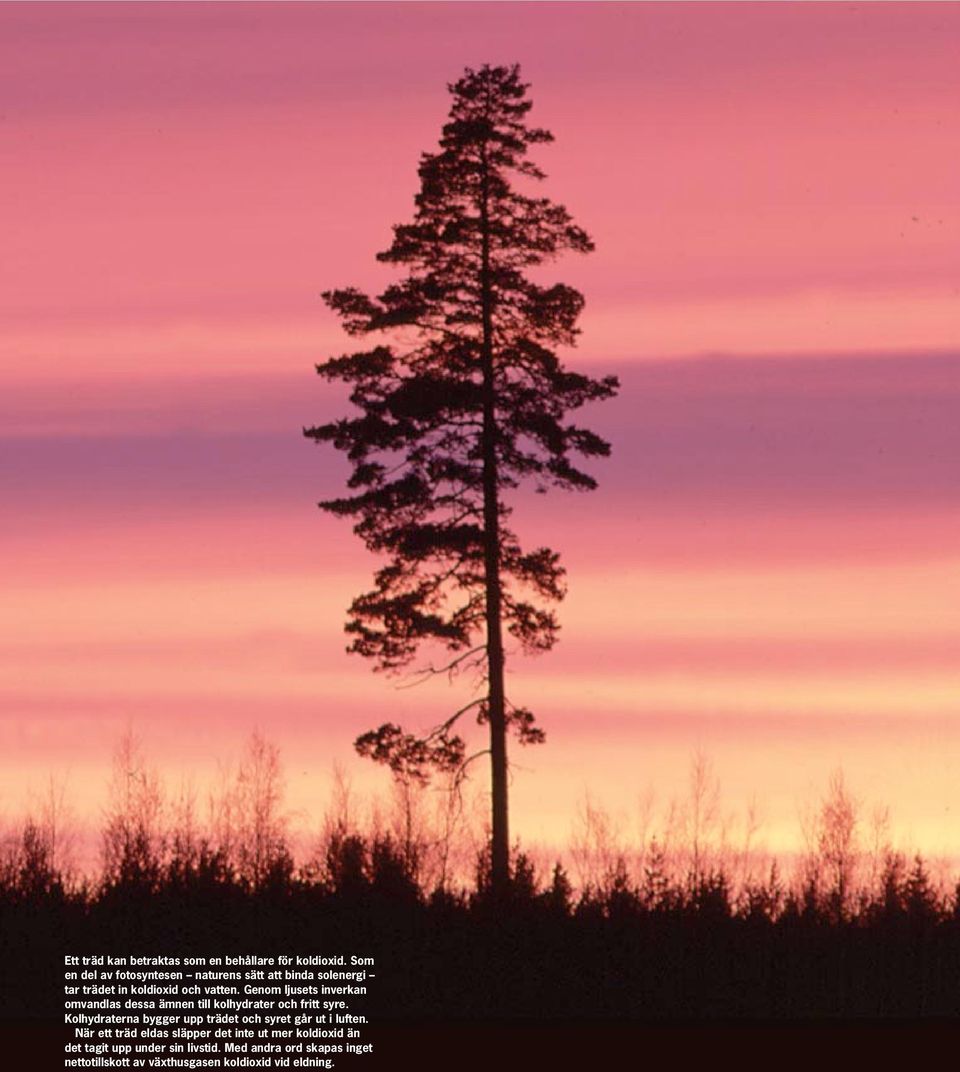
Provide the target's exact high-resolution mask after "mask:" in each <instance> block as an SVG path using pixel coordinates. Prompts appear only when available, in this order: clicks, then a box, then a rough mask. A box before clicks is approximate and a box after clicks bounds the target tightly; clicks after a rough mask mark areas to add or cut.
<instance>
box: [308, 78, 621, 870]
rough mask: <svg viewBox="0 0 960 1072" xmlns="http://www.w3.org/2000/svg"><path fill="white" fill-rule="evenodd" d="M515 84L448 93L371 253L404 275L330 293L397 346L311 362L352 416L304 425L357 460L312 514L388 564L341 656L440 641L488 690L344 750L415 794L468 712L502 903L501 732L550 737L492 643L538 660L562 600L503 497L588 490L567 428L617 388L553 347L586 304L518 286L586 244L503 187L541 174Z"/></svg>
mask: <svg viewBox="0 0 960 1072" xmlns="http://www.w3.org/2000/svg"><path fill="white" fill-rule="evenodd" d="M527 88H528V87H527V86H526V85H525V84H524V83H523V82H521V80H520V74H519V68H518V67H516V66H514V67H490V66H484V67H482V68H481V69H480V70H476V71H475V70H470V69H468V70H467V71H466V72H465V73H464V76H463V77H462V78H461V79H460V80H459V81H458V82H456V83H455V84H454V85H452V86H450V87H449V89H450V92H451V93H452V95H453V105H452V107H451V110H450V118H449V121H448V122H447V124H446V125H445V126H444V127H443V133H442V137H441V139H440V147H439V150H438V151H436V152H433V153H425V154H424V155H423V156H422V158H421V162H420V168H419V174H420V180H421V186H420V192H419V193H418V194H417V196H416V199H415V204H416V211H415V214H414V219H413V222H412V223H408V224H401V225H398V226H396V227H394V238H393V243H392V245H391V246H390V248H389V249H387V250H386V251H385V252H383V253H380V254H378V260H380V261H383V262H386V263H389V264H395V265H400V266H403V267H404V268H405V269H406V271H407V274H406V275H405V277H404V278H402V279H401V280H400V281H398V282H396V283H394V284H393V285H391V286H389V287H387V289H386V290H385V291H384V292H383V293H382V294H381V295H380V296H379V297H378V298H371V297H368V296H367V295H365V294H363V293H361V292H360V291H359V290H356V289H354V288H348V289H345V290H333V291H328V292H326V293H325V294H324V299H325V301H326V302H327V304H328V305H329V306H330V307H331V308H332V309H333V310H335V311H336V312H337V313H338V314H339V315H340V317H341V319H342V322H343V326H344V328H345V330H346V331H347V332H348V333H349V334H350V335H374V336H379V337H381V338H384V337H386V339H387V340H391V341H381V342H380V343H379V344H378V345H375V346H374V347H373V348H372V349H368V350H365V351H363V352H360V353H353V354H349V355H346V356H343V357H337V358H334V359H332V360H329V361H327V362H326V363H324V364H321V365H318V366H317V371H318V372H319V374H320V375H321V376H323V377H324V378H325V379H328V380H344V381H346V382H347V383H350V384H351V385H352V387H353V391H352V394H351V396H350V397H351V401H352V402H353V404H354V405H355V406H357V407H358V408H359V410H360V415H359V416H353V417H349V418H344V419H342V420H338V421H334V422H332V423H330V424H325V425H322V426H320V427H315V428H309V429H305V430H304V434H305V435H307V436H309V437H311V438H313V439H314V440H316V441H318V442H330V443H332V444H333V445H334V446H335V447H336V448H338V449H339V450H342V451H345V452H346V454H347V456H348V458H349V459H350V461H351V463H352V465H353V472H352V475H351V477H350V479H349V487H350V488H351V489H352V491H353V494H351V495H350V496H348V497H346V498H339V499H333V500H330V501H327V502H323V503H321V504H320V505H321V507H322V508H323V509H325V510H328V511H330V512H331V513H333V514H335V515H338V516H349V517H353V518H356V519H357V520H356V523H355V526H354V531H355V532H356V533H357V535H359V536H360V537H361V538H362V539H363V540H364V542H365V544H366V545H367V547H368V548H369V549H370V550H371V551H374V552H377V553H380V554H383V555H385V556H386V557H387V561H386V563H385V564H384V565H383V566H382V567H381V568H380V569H379V570H378V572H377V573H376V577H375V586H374V588H373V590H372V591H370V592H367V593H365V594H363V595H361V596H359V597H358V598H357V599H355V600H354V602H353V604H352V606H351V608H350V615H351V616H350V619H349V621H348V623H347V626H346V630H347V632H348V633H349V634H350V635H351V636H352V637H353V641H352V644H351V645H350V647H349V649H348V650H350V651H354V652H357V653H359V654H361V655H364V656H367V657H369V658H371V659H374V660H375V661H376V663H377V666H378V668H380V669H384V670H394V669H397V668H399V667H403V666H406V665H408V664H409V663H410V662H411V660H412V659H413V658H414V656H415V655H416V654H417V652H418V651H419V650H420V648H421V646H422V645H423V644H424V643H427V644H429V643H430V642H434V643H436V644H439V645H442V646H443V647H444V648H445V649H446V650H447V653H448V654H447V656H446V662H445V665H443V666H440V667H430V668H429V671H430V672H442V671H446V672H453V671H454V670H458V669H459V670H462V669H465V668H468V667H476V668H478V669H479V670H480V672H481V675H482V678H483V688H482V690H481V691H482V694H481V695H480V696H478V698H476V699H474V700H473V701H471V702H470V703H468V704H467V705H465V706H464V707H463V708H461V709H460V710H459V711H457V712H455V713H454V714H453V715H451V716H450V717H449V718H448V719H446V720H445V721H444V722H443V723H442V724H441V725H439V726H437V727H436V728H435V729H433V730H432V731H431V732H429V733H427V734H425V735H420V736H418V735H414V734H409V733H406V732H404V731H403V730H402V729H401V728H400V727H399V726H397V725H395V724H393V723H386V724H384V725H382V726H380V727H379V729H377V730H374V731H372V732H371V733H368V734H364V735H363V736H362V737H360V738H358V740H357V742H356V747H357V749H358V750H359V751H360V752H361V754H363V755H367V756H370V757H372V758H373V759H375V760H377V761H379V762H382V763H385V764H387V765H388V766H389V767H390V768H391V769H392V770H393V771H394V772H395V773H400V774H404V775H413V776H415V777H417V778H423V779H425V778H426V776H427V771H428V770H429V769H430V768H431V767H432V768H440V769H444V770H447V771H462V769H463V766H464V763H465V762H469V760H467V759H466V758H465V756H466V753H465V743H464V740H463V738H462V737H461V736H460V735H459V734H458V733H456V732H455V731H454V727H455V725H456V723H457V722H458V720H459V719H460V718H461V717H462V716H463V715H465V714H467V713H468V712H473V713H474V714H475V715H476V717H477V719H478V721H479V722H481V723H485V724H487V726H488V727H489V754H490V757H491V773H492V837H491V878H492V882H493V884H494V887H495V888H497V887H499V888H502V887H503V886H504V885H505V883H506V882H507V880H508V878H509V838H508V823H507V745H506V740H507V731H508V728H512V729H513V730H514V731H515V732H516V734H517V736H518V737H519V739H520V741H521V743H527V744H529V743H537V742H540V741H542V740H543V732H542V730H540V729H539V727H537V726H536V725H535V723H534V716H533V714H532V712H531V711H530V710H529V709H527V708H526V707H521V706H516V705H514V704H512V703H511V702H510V701H509V700H508V698H507V696H506V694H505V689H504V660H505V653H504V630H506V631H507V632H509V634H511V635H512V636H513V637H514V638H515V639H516V640H517V641H518V642H519V644H520V646H521V647H522V648H523V649H524V650H526V651H530V652H541V651H546V650H548V649H549V648H550V647H552V645H553V643H554V641H555V639H556V635H557V629H558V623H557V620H556V618H555V615H554V613H553V611H552V610H551V609H550V608H549V603H551V602H554V601H557V600H560V599H561V598H562V596H563V594H564V581H563V578H564V571H563V568H562V567H561V565H560V563H559V556H558V555H557V553H556V552H554V551H552V550H550V549H549V548H547V547H539V548H535V549H533V550H530V551H525V550H523V549H522V548H521V546H520V543H519V542H518V540H517V537H516V536H515V534H514V533H513V531H512V530H511V529H510V528H509V527H508V521H509V518H510V513H511V510H510V507H509V506H508V505H507V503H506V501H505V493H507V492H509V491H512V490H513V489H514V488H516V487H518V486H519V484H520V483H521V482H522V481H524V480H527V479H529V480H530V481H532V482H533V483H534V485H535V487H536V489H537V490H538V491H545V490H546V489H547V487H548V486H550V485H556V486H560V487H564V488H571V489H578V490H585V489H591V488H593V487H595V486H596V485H595V481H594V480H593V478H592V477H590V476H589V475H587V474H586V473H584V472H581V471H580V470H579V469H578V468H576V467H575V466H574V464H573V463H572V461H571V455H573V454H580V455H584V456H600V455H606V454H608V453H609V449H610V448H609V445H608V444H607V443H606V442H605V441H604V440H603V439H601V438H600V437H599V436H597V435H596V434H594V433H593V432H590V431H588V430H586V429H584V428H581V427H578V426H576V425H574V424H568V423H566V420H565V417H566V414H567V413H568V412H569V411H570V410H574V409H577V408H578V407H580V406H582V405H583V404H584V403H586V402H590V401H595V400H599V399H605V398H609V397H611V396H612V395H614V394H615V393H616V390H617V387H618V383H617V380H616V378H615V377H613V376H607V377H604V378H603V379H592V378H590V377H588V376H584V375H581V374H579V373H575V372H571V371H569V370H567V369H566V368H565V367H564V365H563V364H562V363H561V361H560V359H559V358H558V356H557V354H556V347H558V346H569V345H572V344H573V343H574V341H575V339H576V336H577V334H578V329H577V327H576V321H577V318H578V316H579V313H580V310H581V308H582V306H583V298H582V296H581V295H580V294H579V293H578V292H577V291H576V290H574V289H573V288H572V287H569V286H566V285H564V284H560V283H555V284H552V285H544V284H541V283H540V282H536V281H534V279H532V278H531V277H530V275H529V274H528V273H529V270H530V269H535V268H537V267H538V266H540V265H542V264H544V263H545V262H547V261H549V260H551V259H553V258H554V257H555V256H556V255H558V254H559V253H562V252H563V251H565V250H573V251H575V252H580V253H586V252H588V251H589V250H591V249H592V248H593V245H592V243H591V241H590V239H589V237H588V236H587V234H586V233H585V232H584V231H583V230H581V229H580V228H579V227H578V226H576V225H575V224H574V223H573V221H572V219H571V217H570V215H569V214H568V212H567V211H566V209H565V208H563V206H561V205H558V204H555V203H554V202H552V201H550V200H548V199H546V198H542V197H533V196H529V195H528V194H526V193H523V192H521V190H520V189H518V188H517V186H516V185H515V180H519V181H520V182H521V183H524V182H527V181H528V180H539V179H542V178H543V177H544V174H543V172H542V171H541V170H540V169H539V168H538V167H537V166H536V164H534V163H533V162H531V161H530V160H528V159H527V151H528V149H529V148H530V147H531V146H534V145H539V144H543V143H546V142H549V141H552V135H551V134H550V133H549V132H548V131H546V130H542V129H539V128H536V127H530V126H527V124H526V115H527V112H528V111H529V109H530V106H531V105H530V101H528V100H527V99H526V91H527ZM545 604H546V605H545ZM478 754H479V753H478ZM470 758H475V757H470Z"/></svg>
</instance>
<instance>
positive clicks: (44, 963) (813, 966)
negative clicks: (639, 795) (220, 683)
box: [0, 811, 960, 1021]
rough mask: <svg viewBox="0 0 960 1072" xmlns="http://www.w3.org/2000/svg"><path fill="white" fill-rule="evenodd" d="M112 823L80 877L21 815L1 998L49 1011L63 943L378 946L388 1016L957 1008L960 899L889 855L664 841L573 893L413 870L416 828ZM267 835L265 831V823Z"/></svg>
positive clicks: (484, 866) (525, 874) (378, 1004)
mask: <svg viewBox="0 0 960 1072" xmlns="http://www.w3.org/2000/svg"><path fill="white" fill-rule="evenodd" d="M148 818H149V817H148V815H146V814H144V813H142V812H141V813H140V814H139V815H137V814H136V811H134V812H133V813H131V814H129V815H127V816H126V817H125V818H124V819H123V820H122V821H121V820H120V819H118V818H117V816H114V817H113V819H112V820H108V824H107V829H106V830H105V833H104V838H105V842H104V853H103V868H102V873H101V874H99V875H98V876H96V877H95V878H91V877H88V878H85V879H83V880H76V879H73V880H71V879H69V878H68V877H66V876H65V875H64V874H62V873H61V872H60V871H59V869H58V867H57V865H56V862H55V853H54V847H53V846H52V844H51V840H50V838H49V835H48V832H46V831H45V830H44V828H43V827H41V826H40V825H38V824H36V823H32V822H29V823H27V824H26V825H25V826H24V827H23V829H22V831H21V834H20V836H19V838H18V841H17V843H16V844H15V845H14V846H13V847H12V848H8V851H7V852H6V854H5V857H4V862H3V868H2V874H0V965H2V971H3V972H4V975H5V977H4V979H3V980H2V987H0V989H2V992H3V993H4V995H5V1003H6V1008H5V1010H4V1012H5V1015H6V1016H7V1017H11V1018H16V1017H34V1016H41V1017H48V1018H52V1019H56V1018H58V1017H59V1016H60V1013H61V1010H62V990H61V987H62V971H63V967H62V965H63V956H64V954H65V953H68V952H69V953H71V954H78V953H79V954H83V953H104V952H107V953H112V954H114V955H124V954H130V953H135V954H147V953H155V954H160V953H166V954H172V953H176V954H198V955H201V954H208V955H209V954H214V953H224V952H228V953H241V952H249V953H252V952H257V953H261V954H269V953H278V952H287V953H310V952H323V953H335V952H343V953H357V954H363V955H374V956H375V957H376V958H377V963H378V971H377V980H376V985H375V986H372V987H371V997H370V1001H369V1002H368V1006H367V1007H368V1010H369V1012H370V1014H371V1015H372V1016H375V1017H378V1018H382V1019H383V1018H385V1019H404V1018H411V1019H415V1018H428V1019H431V1020H446V1019H449V1020H462V1019H463V1018H490V1019H498V1020H501V1019H504V1018H548V1019H549V1018H564V1019H567V1020H569V1019H576V1020H585V1019H596V1018H600V1019H610V1018H614V1019H627V1020H634V1021H636V1020H662V1019H670V1018H682V1019H691V1018H692V1019H696V1020H712V1019H716V1018H744V1017H745V1018H751V1019H756V1018H760V1019H783V1018H804V1019H805V1018H822V1017H844V1018H849V1017H869V1018H875V1017H911V1018H915V1017H935V1016H956V1015H957V1014H958V1013H960V990H958V988H957V985H956V981H957V979H958V978H960V899H958V897H957V896H956V895H947V894H944V893H943V892H942V891H941V890H938V889H937V888H936V887H935V886H934V884H933V883H932V882H931V879H930V877H929V875H928V872H927V870H926V868H925V866H924V863H923V861H922V860H921V859H920V858H916V859H915V860H914V861H913V862H912V863H908V862H907V861H905V860H904V859H903V857H901V856H899V855H897V854H894V853H891V854H889V855H888V856H887V860H886V864H885V866H884V868H883V871H882V874H881V875H880V876H879V878H878V881H877V882H876V884H875V886H874V888H873V889H872V890H870V891H867V890H863V889H861V890H859V891H858V892H857V893H856V895H853V894H851V892H850V891H849V889H846V888H845V887H844V877H843V872H842V869H841V870H839V871H834V872H833V873H831V872H830V870H829V869H827V870H820V871H818V870H814V871H808V872H807V874H806V878H805V879H804V880H803V882H802V883H800V884H799V885H796V886H795V887H793V888H788V887H787V886H785V885H784V884H783V883H782V882H781V880H780V879H779V878H778V875H777V872H776V869H775V868H774V869H773V870H772V871H771V873H770V874H769V875H768V877H767V878H766V879H765V880H763V881H756V880H752V881H749V882H747V883H744V884H743V885H742V886H741V887H740V888H739V889H736V890H734V887H733V884H732V881H731V879H730V876H729V875H728V874H727V873H726V872H725V870H724V868H723V866H722V865H720V864H718V865H716V866H714V865H710V867H709V868H704V869H702V870H701V871H699V873H698V872H697V871H693V870H691V871H688V872H687V873H686V874H684V875H677V874H674V873H671V872H670V871H669V870H668V868H667V867H666V866H665V862H664V860H663V858H662V857H661V856H659V855H658V854H657V853H656V852H652V853H650V854H648V856H647V859H646V862H645V864H644V866H643V868H642V872H641V873H640V874H637V875H631V874H629V873H628V871H627V869H626V867H625V866H624V865H623V863H622V861H620V862H619V863H617V864H616V866H614V867H613V868H612V870H611V871H610V872H609V873H608V874H607V875H606V876H605V878H604V879H603V881H601V882H598V883H596V884H594V885H591V886H588V887H587V888H585V889H583V890H582V891H579V892H576V893H575V892H574V890H573V888H572V886H571V883H570V881H569V880H568V878H567V876H566V874H565V872H564V870H563V868H562V867H561V866H560V865H557V866H556V867H555V868H554V869H553V872H552V874H548V875H544V876H538V875H537V874H536V873H535V869H534V867H533V866H532V865H531V864H530V862H529V861H528V859H527V858H526V857H524V856H523V855H522V854H519V853H515V854H514V858H513V860H512V878H511V883H510V887H509V891H508V894H507V896H506V898H505V899H504V898H495V897H494V895H493V893H492V892H491V885H490V869H489V860H488V859H487V858H485V857H483V856H481V858H480V859H479V860H478V862H477V869H476V874H475V877H474V881H473V882H471V883H469V884H465V885H464V884H459V885H457V886H453V885H452V884H451V883H450V882H445V883H437V884H433V885H429V884H427V883H425V882H424V881H423V880H422V879H421V877H420V876H421V875H422V867H421V863H422V861H421V860H420V858H419V852H420V850H419V848H418V845H417V844H416V842H404V841H403V840H401V839H398V838H397V837H396V836H395V835H393V834H391V833H389V832H387V833H380V834H366V833H359V832H355V831H352V830H351V829H349V828H348V827H347V826H345V825H344V824H343V823H342V822H341V823H335V824H333V825H332V826H331V827H330V828H329V829H328V831H327V833H326V836H325V839H324V843H323V846H322V852H320V853H319V855H318V856H317V858H316V859H315V860H314V861H313V862H312V863H311V864H309V865H303V866H297V865H295V863H294V860H293V857H292V855H291V854H290V852H289V851H288V850H287V848H286V846H285V844H284V843H283V840H282V839H274V840H272V841H271V840H269V839H268V840H266V841H264V842H263V843H261V844H259V845H257V844H255V843H254V844H251V843H248V844H246V845H239V844H238V843H237V842H236V841H234V843H233V844H232V846H230V847H228V846H225V845H223V844H220V845H215V844H214V842H212V841H210V840H208V839H207V838H206V837H196V838H187V837H182V836H181V837H179V838H178V837H176V836H174V837H171V838H170V839H169V840H167V841H165V842H164V846H163V851H162V852H160V851H159V849H158V846H159V842H158V841H157V838H156V836H155V833H153V832H151V830H150V828H149V825H148ZM255 840H256V838H255Z"/></svg>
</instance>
